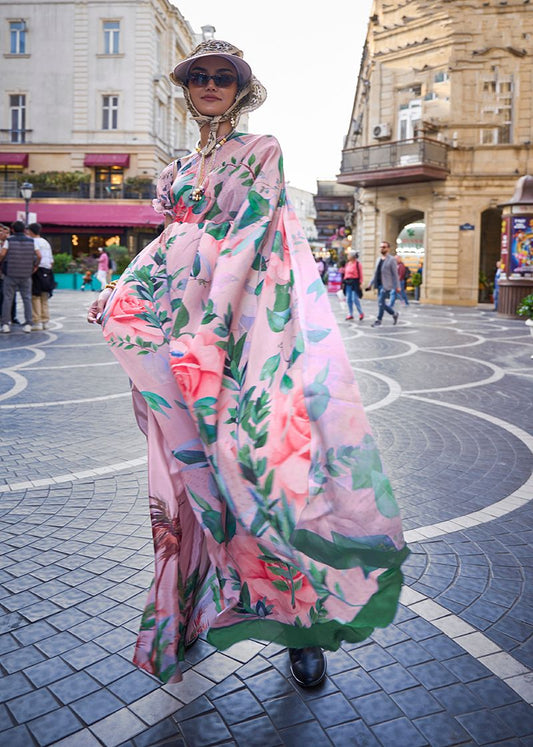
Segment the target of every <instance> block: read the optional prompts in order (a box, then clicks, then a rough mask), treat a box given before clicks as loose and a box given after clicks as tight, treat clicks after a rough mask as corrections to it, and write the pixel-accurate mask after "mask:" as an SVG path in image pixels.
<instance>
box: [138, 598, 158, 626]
mask: <svg viewBox="0 0 533 747" xmlns="http://www.w3.org/2000/svg"><path fill="white" fill-rule="evenodd" d="M154 628H155V604H154V603H152V604H147V605H146V607H145V608H144V612H143V616H142V619H141V627H140V629H141V630H153V629H154Z"/></svg>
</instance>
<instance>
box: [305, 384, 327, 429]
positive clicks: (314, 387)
mask: <svg viewBox="0 0 533 747" xmlns="http://www.w3.org/2000/svg"><path fill="white" fill-rule="evenodd" d="M320 376H321V374H318V375H317V376H316V377H315V380H314V381H313V382H312V383H311V384H308V385H307V386H306V387H304V396H305V398H306V402H305V406H306V409H307V414H308V415H309V420H311V421H313V422H315V421H317V420H318V419H319V418H320V417H321V416H322V415H323V414H324V413H325V412H326V409H327V406H328V404H329V400H330V394H329V389H328V388H327V386H325V384H322V383H321V382H320V380H319V379H320Z"/></svg>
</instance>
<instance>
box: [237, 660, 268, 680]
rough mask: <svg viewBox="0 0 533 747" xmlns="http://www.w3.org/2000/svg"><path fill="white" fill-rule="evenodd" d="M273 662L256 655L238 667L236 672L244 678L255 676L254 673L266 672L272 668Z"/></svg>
mask: <svg viewBox="0 0 533 747" xmlns="http://www.w3.org/2000/svg"><path fill="white" fill-rule="evenodd" d="M271 667H272V664H271V662H270V661H268V660H267V659H263V657H262V656H256V657H254V658H253V659H252V660H251V661H249V662H248V663H247V664H245V665H244V666H243V667H240V668H239V669H237V671H236V674H237V675H238V676H239V677H241V678H242V679H243V680H245V679H247V678H248V677H253V676H254V674H258V673H259V672H264V671H265V670H266V669H271Z"/></svg>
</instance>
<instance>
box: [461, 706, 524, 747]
mask: <svg viewBox="0 0 533 747" xmlns="http://www.w3.org/2000/svg"><path fill="white" fill-rule="evenodd" d="M457 721H459V723H460V724H461V725H462V726H463V727H464V728H465V729H466V731H467V732H468V733H469V734H470V735H471V736H472V738H473V739H474V740H475V742H476V744H489V743H490V742H502V741H503V742H504V743H505V740H507V739H510V738H511V737H514V736H516V732H515V730H514V728H513V727H511V726H509V724H507V723H505V722H504V721H502V720H501V719H499V718H498V716H496V715H495V714H493V713H491V712H490V711H487V710H483V711H482V712H477V713H465V714H463V715H458V716H457Z"/></svg>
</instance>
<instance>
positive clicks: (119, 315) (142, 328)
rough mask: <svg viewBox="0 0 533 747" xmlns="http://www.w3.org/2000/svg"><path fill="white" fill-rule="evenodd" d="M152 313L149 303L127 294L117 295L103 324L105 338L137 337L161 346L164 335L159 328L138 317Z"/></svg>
mask: <svg viewBox="0 0 533 747" xmlns="http://www.w3.org/2000/svg"><path fill="white" fill-rule="evenodd" d="M147 311H148V312H150V311H151V312H153V311H154V307H153V304H151V303H150V302H149V301H143V300H141V299H140V298H138V297H137V296H134V295H133V294H130V293H128V294H127V295H125V294H123V293H121V294H120V295H118V294H117V296H116V300H115V301H114V303H113V306H112V309H111V313H110V314H109V318H108V319H107V321H106V323H105V336H106V337H107V338H109V337H110V336H111V335H115V336H116V337H122V338H124V337H126V335H130V337H131V339H133V340H134V339H135V338H136V337H137V336H139V337H142V339H143V340H147V341H148V342H153V343H155V344H156V345H161V343H162V342H163V341H164V335H163V332H162V331H161V329H159V327H153V326H152V325H151V324H149V323H148V322H147V321H145V320H144V319H140V318H139V315H140V314H143V313H146V312H147Z"/></svg>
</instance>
